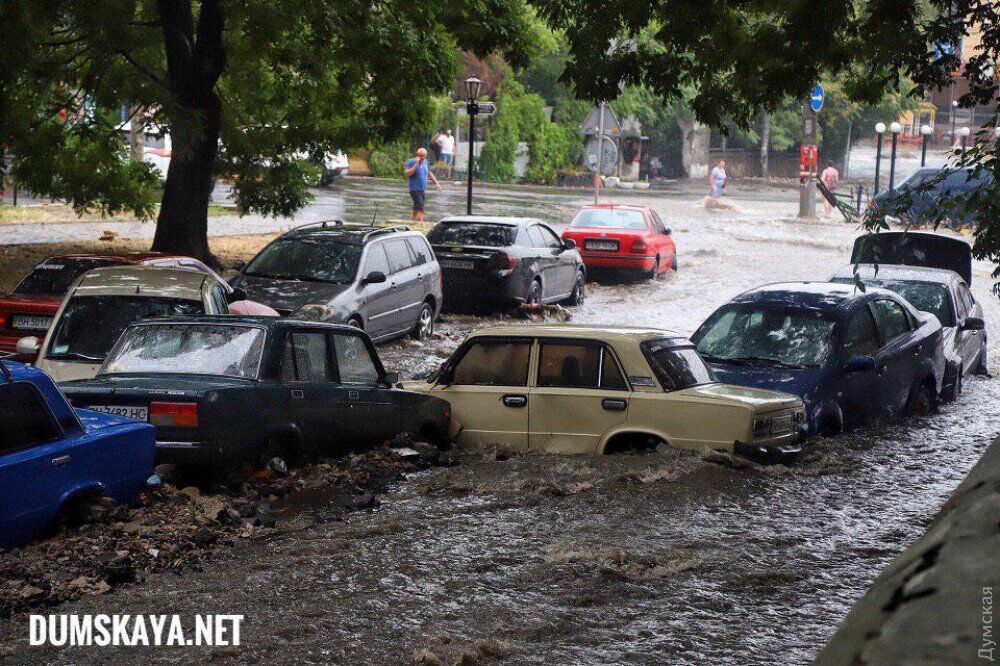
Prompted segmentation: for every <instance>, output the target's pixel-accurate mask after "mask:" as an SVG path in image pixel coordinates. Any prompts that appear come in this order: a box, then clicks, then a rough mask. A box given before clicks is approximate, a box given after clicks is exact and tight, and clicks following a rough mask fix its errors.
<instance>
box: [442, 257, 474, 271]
mask: <svg viewBox="0 0 1000 666" xmlns="http://www.w3.org/2000/svg"><path fill="white" fill-rule="evenodd" d="M440 263H441V268H460V269H462V270H463V271H471V270H472V269H473V268H475V267H476V262H474V261H460V260H458V259H442V260H441V262H440Z"/></svg>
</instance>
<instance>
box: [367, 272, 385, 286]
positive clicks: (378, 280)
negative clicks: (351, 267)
mask: <svg viewBox="0 0 1000 666" xmlns="http://www.w3.org/2000/svg"><path fill="white" fill-rule="evenodd" d="M385 281H386V277H385V273H383V272H382V271H372V272H371V273H369V274H368V275H366V276H365V279H364V280H362V281H361V284H382V283H383V282H385Z"/></svg>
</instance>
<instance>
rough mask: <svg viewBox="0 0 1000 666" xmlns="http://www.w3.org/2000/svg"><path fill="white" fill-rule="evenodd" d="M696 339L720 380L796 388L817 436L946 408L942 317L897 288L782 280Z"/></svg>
mask: <svg viewBox="0 0 1000 666" xmlns="http://www.w3.org/2000/svg"><path fill="white" fill-rule="evenodd" d="M691 340H692V341H693V342H694V343H695V345H696V346H697V348H698V351H699V353H700V354H701V355H702V357H703V358H704V359H705V361H707V362H708V363H709V365H710V366H711V367H712V369H713V370H714V371H715V374H716V375H717V376H718V378H719V381H722V382H726V383H729V384H741V385H743V386H754V387H759V388H767V389H774V390H778V391H785V392H787V393H794V394H795V395H798V396H800V397H801V398H802V400H803V402H805V406H806V412H807V416H808V425H809V433H810V434H823V435H833V434H837V433H839V432H841V431H843V430H845V429H847V428H851V427H853V426H855V425H858V424H860V423H863V422H866V421H870V420H873V419H875V418H882V417H887V416H894V415H899V414H903V413H907V412H911V411H915V412H929V411H933V410H934V409H936V407H937V401H938V396H939V393H940V390H941V383H942V378H943V375H944V369H945V357H944V350H943V338H942V333H941V323H940V322H939V321H938V320H937V318H936V317H934V316H933V315H930V314H927V313H925V312H920V311H918V310H916V309H915V308H913V306H911V305H910V304H909V303H907V302H906V301H905V300H904V299H903V298H901V297H900V296H898V295H897V294H895V293H892V292H890V291H886V290H882V289H868V290H867V291H865V292H862V291H860V290H858V289H857V288H855V287H854V286H853V285H843V284H830V283H822V282H791V283H784V284H773V285H768V286H764V287H759V288H757V289H753V290H751V291H748V292H746V293H743V294H740V295H739V296H737V297H736V298H734V299H733V300H732V301H730V302H729V303H727V304H726V305H723V306H722V307H721V308H719V309H718V310H716V311H715V312H714V313H713V314H712V315H711V316H710V317H709V318H708V319H707V320H705V323H703V324H702V325H701V326H700V327H699V328H698V330H697V331H696V332H695V334H694V335H692V336H691Z"/></svg>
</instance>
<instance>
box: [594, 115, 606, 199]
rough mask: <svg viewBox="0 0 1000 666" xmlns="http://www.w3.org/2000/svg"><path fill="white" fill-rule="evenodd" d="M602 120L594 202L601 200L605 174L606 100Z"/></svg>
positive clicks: (599, 122) (599, 131)
mask: <svg viewBox="0 0 1000 666" xmlns="http://www.w3.org/2000/svg"><path fill="white" fill-rule="evenodd" d="M600 108H601V113H600V120H599V121H598V123H597V173H596V174H594V203H595V204H597V203H600V200H601V176H602V175H603V174H604V102H601V107H600Z"/></svg>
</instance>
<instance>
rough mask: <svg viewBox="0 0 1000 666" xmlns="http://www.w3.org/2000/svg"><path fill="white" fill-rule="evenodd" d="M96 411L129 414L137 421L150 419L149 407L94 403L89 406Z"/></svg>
mask: <svg viewBox="0 0 1000 666" xmlns="http://www.w3.org/2000/svg"><path fill="white" fill-rule="evenodd" d="M88 409H92V410H94V411H95V412H104V413H105V414H117V415H118V416H127V417H128V418H130V419H135V420H136V421H146V420H148V419H149V407H132V406H130V405H92V406H91V407H88Z"/></svg>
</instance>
